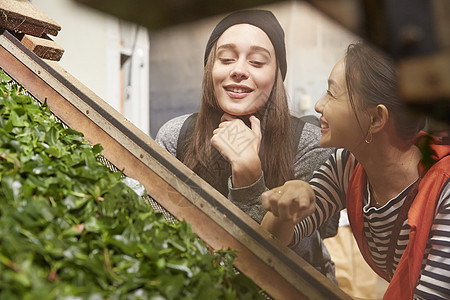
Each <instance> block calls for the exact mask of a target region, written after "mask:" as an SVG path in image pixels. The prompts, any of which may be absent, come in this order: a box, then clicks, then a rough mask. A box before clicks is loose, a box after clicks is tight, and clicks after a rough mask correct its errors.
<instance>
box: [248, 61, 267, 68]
mask: <svg viewBox="0 0 450 300" xmlns="http://www.w3.org/2000/svg"><path fill="white" fill-rule="evenodd" d="M250 64H252V65H254V66H256V67H262V66H263V65H264V62H262V61H257V60H252V61H250Z"/></svg>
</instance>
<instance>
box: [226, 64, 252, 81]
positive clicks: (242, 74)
mask: <svg viewBox="0 0 450 300" xmlns="http://www.w3.org/2000/svg"><path fill="white" fill-rule="evenodd" d="M230 76H231V78H233V79H235V80H243V79H247V78H248V77H249V74H248V70H247V68H246V66H245V63H243V62H240V61H238V62H236V64H235V65H234V67H233V69H232V70H231V74H230Z"/></svg>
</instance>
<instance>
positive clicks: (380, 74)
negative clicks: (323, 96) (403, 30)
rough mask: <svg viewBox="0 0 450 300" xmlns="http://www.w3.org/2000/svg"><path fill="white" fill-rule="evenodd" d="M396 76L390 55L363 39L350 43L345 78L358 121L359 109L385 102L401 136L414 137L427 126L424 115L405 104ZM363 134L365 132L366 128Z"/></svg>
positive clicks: (404, 137)
mask: <svg viewBox="0 0 450 300" xmlns="http://www.w3.org/2000/svg"><path fill="white" fill-rule="evenodd" d="M396 76H397V75H396V72H395V63H394V61H393V59H392V58H390V57H389V56H388V55H386V54H384V53H382V52H381V51H379V50H377V49H375V48H374V47H372V46H370V45H368V44H366V43H364V42H356V43H353V44H350V45H349V46H348V48H347V52H346V57H345V80H346V82H347V91H348V95H349V98H350V103H351V105H352V109H353V111H354V113H355V116H356V118H357V120H358V122H359V118H358V114H357V108H358V109H364V107H367V106H376V105H378V104H383V105H385V106H386V108H387V109H388V110H389V113H390V114H391V115H392V116H393V119H394V124H395V129H396V131H397V133H398V134H399V136H400V137H402V138H403V139H405V140H411V139H412V138H414V137H415V136H416V135H417V133H418V132H419V130H421V129H422V128H423V127H424V125H425V118H424V117H422V116H419V115H417V114H415V113H413V112H411V111H410V110H409V109H408V108H407V107H406V105H405V102H404V101H403V100H402V99H401V97H400V95H399V93H398V89H397V78H396ZM360 127H361V126H360ZM361 130H363V129H362V128H361ZM363 133H364V134H365V132H364V130H363Z"/></svg>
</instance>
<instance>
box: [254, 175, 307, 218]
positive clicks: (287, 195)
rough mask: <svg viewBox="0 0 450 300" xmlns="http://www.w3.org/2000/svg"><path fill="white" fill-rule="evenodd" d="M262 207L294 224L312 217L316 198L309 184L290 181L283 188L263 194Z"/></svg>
mask: <svg viewBox="0 0 450 300" xmlns="http://www.w3.org/2000/svg"><path fill="white" fill-rule="evenodd" d="M261 199H262V206H263V208H264V209H265V210H267V211H270V212H272V214H273V215H274V216H276V217H278V218H280V219H281V220H291V221H292V222H293V223H294V224H297V223H299V222H300V221H301V220H303V219H304V218H306V217H307V216H309V215H311V214H312V213H313V212H314V210H315V196H314V192H312V189H311V188H310V186H309V184H307V183H306V182H302V181H299V180H295V181H288V182H286V183H285V184H284V185H283V186H282V187H278V188H275V189H273V190H270V191H267V192H265V193H263V194H262V196H261Z"/></svg>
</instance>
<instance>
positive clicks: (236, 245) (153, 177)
mask: <svg viewBox="0 0 450 300" xmlns="http://www.w3.org/2000/svg"><path fill="white" fill-rule="evenodd" d="M30 54H31V52H30V51H29V50H28V49H27V48H25V47H24V46H23V45H22V44H21V43H20V42H19V41H17V39H15V38H14V37H13V36H12V35H11V34H9V33H8V32H6V31H5V32H4V33H3V35H1V36H0V67H2V68H3V69H4V70H5V71H6V72H7V73H8V74H10V76H12V77H13V78H14V79H15V80H17V81H18V82H20V83H21V84H22V85H23V86H24V87H25V88H26V89H27V90H28V91H29V92H30V93H31V94H33V96H34V97H35V98H37V99H38V100H40V101H45V100H46V101H47V104H48V105H49V107H50V109H51V110H52V112H53V113H54V114H56V115H57V116H58V117H59V118H60V119H62V120H63V121H64V122H66V124H67V125H69V126H70V127H71V128H73V129H76V130H79V131H81V132H83V134H84V135H85V138H86V139H87V140H88V141H89V142H90V143H91V144H96V143H101V144H102V145H103V147H104V149H105V150H104V152H103V154H104V155H105V157H106V158H107V159H108V160H109V161H111V162H112V163H113V164H114V165H116V166H117V167H118V168H119V169H123V170H124V172H125V174H127V175H128V176H130V177H132V178H135V179H137V180H139V181H140V182H141V183H142V184H143V185H144V186H145V188H146V189H147V192H148V193H149V195H150V196H151V197H152V198H154V199H155V200H156V201H158V203H160V204H161V205H162V206H163V207H164V208H166V209H167V210H168V211H169V212H171V213H172V214H173V215H174V216H176V217H177V218H179V219H183V220H186V221H187V222H188V223H190V224H191V225H192V228H193V230H194V232H196V233H197V234H198V235H199V236H200V238H202V239H203V240H204V241H205V242H206V243H208V244H209V245H211V246H212V247H213V248H215V249H227V248H232V249H237V250H238V251H239V252H238V256H237V258H236V260H235V265H236V267H237V268H238V269H239V270H240V271H241V272H243V273H244V274H246V275H247V276H248V277H249V278H251V279H252V280H253V281H254V282H255V283H256V284H257V285H259V286H260V287H261V288H263V289H264V290H266V291H267V293H268V294H269V295H271V296H272V297H274V298H275V299H351V298H350V297H349V296H348V295H346V294H345V293H344V292H343V291H341V290H340V289H339V288H338V287H337V286H335V285H334V284H333V283H331V281H329V280H328V279H327V278H325V277H324V276H323V275H322V274H320V273H319V272H318V271H317V270H315V269H314V268H313V267H312V266H311V265H309V264H308V263H306V262H305V261H304V260H302V259H301V258H300V257H299V256H298V255H296V254H295V253H294V252H292V251H291V250H290V249H287V248H286V247H281V246H280V245H279V243H278V242H277V241H276V240H274V239H273V238H272V237H271V236H270V234H269V233H268V232H266V231H264V230H263V229H262V228H261V227H260V226H259V225H258V224H257V223H256V222H254V221H253V220H252V219H251V218H250V217H248V216H247V215H246V214H245V213H243V212H242V211H241V210H240V209H239V208H237V207H236V206H234V205H233V204H231V202H229V201H228V199H226V198H224V197H223V196H222V195H221V194H220V193H219V192H217V191H216V190H215V189H213V188H212V187H211V186H209V185H208V184H207V183H206V182H204V181H203V180H202V179H201V178H199V177H198V176H197V175H196V174H195V173H193V172H192V171H191V170H189V169H188V168H187V167H186V166H184V165H183V164H182V163H181V162H179V161H178V160H177V159H176V158H175V157H173V156H172V155H170V154H169V153H168V152H167V151H165V150H164V149H162V148H161V147H160V146H159V145H157V144H156V142H155V141H154V140H152V139H151V138H150V137H149V136H147V135H146V134H145V133H143V132H142V131H140V130H139V129H138V128H137V127H135V126H134V125H133V124H131V123H130V122H129V121H127V120H126V119H125V118H124V117H123V116H122V115H120V114H119V113H118V112H116V111H115V110H114V109H112V108H111V107H110V106H109V105H108V104H106V103H105V102H104V101H103V100H102V99H100V98H99V97H97V96H96V95H95V94H94V93H93V92H92V91H90V90H89V89H87V88H86V87H85V86H83V85H82V84H81V83H80V82H78V81H77V80H76V79H75V78H73V77H72V76H70V74H68V73H67V72H66V71H64V70H63V69H61V68H60V66H59V65H58V64H56V63H53V62H51V61H49V62H44V61H42V60H39V59H38V58H36V56H34V55H30Z"/></svg>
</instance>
